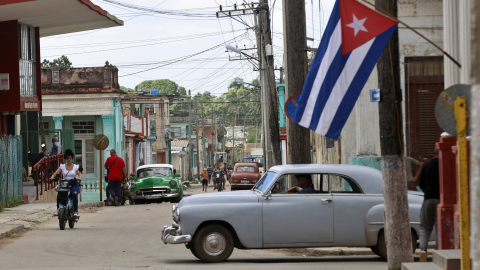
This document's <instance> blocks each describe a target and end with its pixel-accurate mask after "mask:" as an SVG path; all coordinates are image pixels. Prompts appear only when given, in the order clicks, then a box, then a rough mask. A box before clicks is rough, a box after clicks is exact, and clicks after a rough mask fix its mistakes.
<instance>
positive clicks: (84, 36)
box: [41, 0, 335, 95]
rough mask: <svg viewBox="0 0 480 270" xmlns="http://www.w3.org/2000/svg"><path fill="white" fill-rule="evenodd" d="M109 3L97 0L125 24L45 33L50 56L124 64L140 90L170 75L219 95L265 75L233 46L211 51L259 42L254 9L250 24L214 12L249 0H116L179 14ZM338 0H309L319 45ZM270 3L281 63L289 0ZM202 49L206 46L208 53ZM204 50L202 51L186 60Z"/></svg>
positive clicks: (83, 63)
mask: <svg viewBox="0 0 480 270" xmlns="http://www.w3.org/2000/svg"><path fill="white" fill-rule="evenodd" d="M106 1H108V0H92V2H93V3H94V4H96V5H98V6H100V7H102V8H103V9H105V10H107V11H108V12H109V13H110V14H112V15H115V16H116V17H117V18H119V19H121V20H123V21H124V25H123V26H117V27H112V28H105V29H100V30H92V31H85V32H78V33H72V34H67V35H61V36H53V37H46V38H42V39H41V56H42V60H43V59H49V60H52V59H55V58H58V57H59V56H61V55H62V54H64V55H66V56H68V58H69V59H70V61H71V62H72V63H73V66H74V67H92V66H103V65H104V64H105V61H107V60H108V61H109V62H110V63H111V64H113V65H116V66H117V67H118V68H119V83H120V85H121V86H126V87H129V88H134V87H135V86H136V85H137V84H139V83H140V82H142V81H144V80H154V79H170V80H172V81H175V82H176V83H178V84H179V85H180V86H183V87H185V88H186V89H187V90H188V89H191V90H192V94H195V93H197V92H205V91H210V92H212V93H213V94H214V95H219V94H221V93H223V92H226V91H227V86H228V85H229V84H230V82H231V81H232V80H233V79H234V78H235V77H241V78H243V79H244V80H245V81H247V82H250V81H252V80H253V79H255V78H257V77H258V72H256V71H253V66H252V65H251V64H250V63H249V62H247V61H229V57H231V58H234V57H235V56H236V55H235V53H231V52H230V53H228V52H225V46H224V45H222V46H219V47H218V48H216V49H212V50H209V49H210V48H212V47H215V46H217V45H220V44H222V43H224V42H228V41H229V40H231V41H230V42H229V44H230V45H233V46H238V47H239V48H245V47H246V48H256V42H255V33H254V32H253V31H252V30H247V28H248V27H249V26H250V27H252V26H253V16H252V15H246V16H241V17H236V18H237V19H240V18H241V19H243V21H244V22H245V23H246V24H247V25H248V26H246V25H245V24H244V23H240V22H237V21H235V20H232V19H230V18H223V19H217V18H216V17H214V16H215V12H216V11H218V7H219V5H223V6H224V8H223V9H224V10H227V9H233V4H234V3H237V4H238V5H240V4H241V3H242V1H230V0H202V1H198V0H196V1H194V0H135V1H132V0H115V1H117V2H120V3H128V4H133V5H135V6H141V7H145V8H149V9H153V10H156V11H171V12H172V13H174V14H176V15H165V14H159V13H156V12H151V11H150V12H148V11H141V10H138V9H131V8H127V7H124V6H118V5H114V4H111V3H108V2H106ZM334 3H335V0H314V1H313V3H312V1H308V0H307V1H306V2H305V9H306V17H307V36H308V37H310V38H314V39H315V41H314V42H312V41H309V42H308V45H309V46H311V47H315V48H316V47H318V44H319V43H320V37H321V33H323V30H324V28H325V26H326V24H327V22H328V17H329V16H330V13H331V11H332V9H333V5H334ZM269 4H270V7H272V6H273V38H274V39H273V51H274V55H275V66H277V67H280V66H282V65H283V64H282V59H283V35H282V33H283V21H282V0H278V1H276V0H269ZM319 5H320V7H321V10H320V9H319ZM312 11H313V14H312ZM182 14H183V15H186V16H181V15H182ZM210 15H211V17H208V16H210ZM312 15H313V16H312ZM192 16H201V17H200V18H199V17H192ZM312 18H313V21H312ZM202 51H205V52H203V53H200V52H202ZM251 52H252V54H253V53H254V52H256V50H252V51H251ZM197 53H200V54H198V55H195V56H193V57H190V58H186V59H183V57H186V56H189V55H193V54H197ZM182 59H183V60H182ZM172 60H173V61H175V63H172V62H173V61H172ZM132 73H135V74H132ZM277 75H278V73H277Z"/></svg>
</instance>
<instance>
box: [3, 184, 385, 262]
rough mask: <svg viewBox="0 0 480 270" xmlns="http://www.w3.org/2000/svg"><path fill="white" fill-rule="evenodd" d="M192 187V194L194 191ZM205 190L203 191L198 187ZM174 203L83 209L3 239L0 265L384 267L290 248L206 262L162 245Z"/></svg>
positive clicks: (354, 258) (182, 249) (367, 259)
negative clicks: (72, 217) (72, 218)
mask: <svg viewBox="0 0 480 270" xmlns="http://www.w3.org/2000/svg"><path fill="white" fill-rule="evenodd" d="M197 188H198V187H196V186H195V187H192V188H191V189H189V190H188V192H192V191H196V190H197ZM200 191H201V189H200ZM171 206H172V204H170V203H162V204H147V205H135V206H123V207H101V208H95V209H94V210H81V212H80V213H81V218H80V222H78V223H77V224H76V226H75V228H74V229H69V228H66V229H65V231H60V230H59V228H58V221H57V219H50V220H48V221H46V222H44V223H41V224H40V225H39V226H38V227H37V228H36V229H34V230H31V231H27V232H25V233H24V234H23V235H21V236H19V237H17V238H13V239H12V238H7V239H3V240H0V262H1V263H0V268H1V269H32V268H35V269H65V268H71V269H130V268H148V269H187V268H188V269H292V268H295V267H302V269H318V267H322V268H323V269H355V270H359V269H385V267H386V263H385V262H383V261H382V260H380V258H379V257H377V256H339V257H309V256H306V257H303V256H302V253H301V252H300V253H299V252H295V253H292V252H290V251H288V250H237V249H235V250H234V252H233V254H232V256H231V257H230V259H229V260H227V261H226V262H224V263H219V264H205V263H203V262H201V261H199V260H197V259H196V258H195V257H194V256H193V255H192V254H191V253H190V251H189V250H187V249H186V248H185V246H184V245H164V244H163V243H162V242H161V231H162V228H163V225H165V224H171V222H172V217H171Z"/></svg>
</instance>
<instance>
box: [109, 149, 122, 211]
mask: <svg viewBox="0 0 480 270" xmlns="http://www.w3.org/2000/svg"><path fill="white" fill-rule="evenodd" d="M105 169H107V170H108V175H107V178H108V186H107V190H108V192H110V195H111V196H112V198H115V206H118V201H119V199H120V190H121V188H122V180H123V183H127V169H126V168H125V162H124V161H123V159H122V158H121V157H119V156H117V152H116V151H115V149H111V150H110V157H109V158H107V161H106V162H105Z"/></svg>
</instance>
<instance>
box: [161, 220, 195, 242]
mask: <svg viewBox="0 0 480 270" xmlns="http://www.w3.org/2000/svg"><path fill="white" fill-rule="evenodd" d="M162 240H163V243H164V244H165V245H166V244H182V243H188V242H190V241H191V240H192V236H191V235H190V234H186V235H182V229H181V228H180V226H179V225H178V224H176V223H175V222H174V223H173V225H172V226H171V227H168V226H163V232H162Z"/></svg>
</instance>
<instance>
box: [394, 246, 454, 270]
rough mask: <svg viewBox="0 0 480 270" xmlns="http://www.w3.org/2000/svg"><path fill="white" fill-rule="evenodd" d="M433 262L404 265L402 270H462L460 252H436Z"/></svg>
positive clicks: (449, 250)
mask: <svg viewBox="0 0 480 270" xmlns="http://www.w3.org/2000/svg"><path fill="white" fill-rule="evenodd" d="M432 254H433V262H431V263H430V262H415V263H402V270H460V250H459V249H448V250H434V251H433V253H432Z"/></svg>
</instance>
